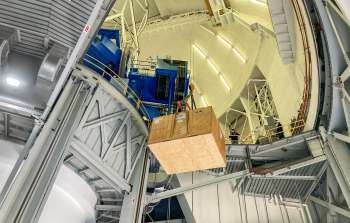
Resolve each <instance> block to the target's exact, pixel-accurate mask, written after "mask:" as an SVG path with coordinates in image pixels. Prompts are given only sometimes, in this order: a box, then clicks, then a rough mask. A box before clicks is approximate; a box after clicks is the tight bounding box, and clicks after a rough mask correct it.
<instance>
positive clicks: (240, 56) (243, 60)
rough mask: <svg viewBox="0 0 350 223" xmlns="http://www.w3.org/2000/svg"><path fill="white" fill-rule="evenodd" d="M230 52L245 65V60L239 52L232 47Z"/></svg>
mask: <svg viewBox="0 0 350 223" xmlns="http://www.w3.org/2000/svg"><path fill="white" fill-rule="evenodd" d="M232 51H233V52H234V53H235V54H236V55H237V56H238V58H239V59H240V60H241V61H242V62H243V63H246V62H247V59H246V58H245V57H244V56H243V55H242V54H241V52H239V51H238V50H237V49H236V48H234V47H232Z"/></svg>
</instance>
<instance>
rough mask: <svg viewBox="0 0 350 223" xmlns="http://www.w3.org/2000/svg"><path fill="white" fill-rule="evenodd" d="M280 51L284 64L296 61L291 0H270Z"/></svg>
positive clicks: (270, 9) (269, 4)
mask: <svg viewBox="0 0 350 223" xmlns="http://www.w3.org/2000/svg"><path fill="white" fill-rule="evenodd" d="M268 6H269V11H270V15H271V20H272V25H273V27H274V30H275V34H276V40H277V44H278V49H279V53H280V55H281V58H282V61H283V63H284V64H290V63H293V62H294V61H295V48H296V47H295V45H296V40H295V39H296V34H295V28H294V9H293V6H292V5H291V2H290V0H268Z"/></svg>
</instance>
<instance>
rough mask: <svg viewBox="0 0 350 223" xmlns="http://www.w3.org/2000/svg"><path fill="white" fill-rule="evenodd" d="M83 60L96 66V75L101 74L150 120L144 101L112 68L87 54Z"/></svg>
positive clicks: (146, 119)
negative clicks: (97, 71) (97, 72)
mask: <svg viewBox="0 0 350 223" xmlns="http://www.w3.org/2000/svg"><path fill="white" fill-rule="evenodd" d="M83 61H84V62H85V63H88V64H89V65H91V66H92V67H94V68H96V69H97V70H99V71H101V73H99V74H98V75H100V76H102V77H103V78H104V79H105V80H107V81H108V82H109V83H110V84H111V85H112V86H113V87H114V88H116V89H117V90H118V91H119V92H120V93H122V94H123V95H124V96H125V97H126V98H127V99H128V100H129V102H131V104H132V105H133V106H134V107H135V108H136V110H137V111H138V112H139V114H140V115H141V116H142V117H143V119H144V120H145V121H146V122H149V121H150V116H149V114H148V112H147V109H146V108H145V106H144V103H143V102H142V101H141V99H140V98H139V97H138V95H137V94H136V93H135V92H134V91H133V90H132V89H131V88H130V87H129V85H128V83H126V82H125V81H124V80H123V79H122V78H121V77H120V76H119V75H118V74H117V73H115V72H114V71H113V70H112V69H110V68H109V67H108V66H106V65H105V64H103V63H102V62H101V61H99V60H98V59H96V58H94V57H92V56H90V55H88V54H87V55H86V56H85V57H84V58H83ZM147 124H148V123H147Z"/></svg>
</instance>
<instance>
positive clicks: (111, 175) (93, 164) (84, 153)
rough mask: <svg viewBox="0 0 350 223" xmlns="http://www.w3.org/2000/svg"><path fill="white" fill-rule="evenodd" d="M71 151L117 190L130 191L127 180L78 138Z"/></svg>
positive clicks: (73, 142) (74, 140)
mask: <svg viewBox="0 0 350 223" xmlns="http://www.w3.org/2000/svg"><path fill="white" fill-rule="evenodd" d="M70 152H71V153H72V154H73V155H74V156H75V157H76V158H77V159H79V160H80V161H81V162H82V163H83V164H84V165H85V166H87V167H89V169H91V170H92V171H93V172H94V173H95V174H97V175H98V176H99V177H101V179H102V180H104V181H106V182H108V183H109V184H110V185H111V187H113V188H114V189H115V190H117V191H119V192H122V191H127V192H130V190H131V186H130V185H129V184H128V183H127V182H126V180H125V179H124V178H123V177H121V176H119V175H118V174H117V173H116V171H115V170H113V169H112V168H111V167H109V166H107V165H106V164H105V162H104V161H103V160H102V159H101V158H99V157H98V156H97V155H96V154H95V153H94V152H93V151H92V150H91V149H89V148H88V147H87V146H86V145H84V143H82V142H80V141H79V140H78V139H76V138H74V139H73V141H72V144H71V149H70Z"/></svg>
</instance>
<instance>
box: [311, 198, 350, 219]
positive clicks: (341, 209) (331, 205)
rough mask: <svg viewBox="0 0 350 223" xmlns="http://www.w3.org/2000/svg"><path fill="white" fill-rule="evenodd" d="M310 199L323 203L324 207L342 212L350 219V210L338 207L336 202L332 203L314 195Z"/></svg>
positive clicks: (316, 202) (319, 203)
mask: <svg viewBox="0 0 350 223" xmlns="http://www.w3.org/2000/svg"><path fill="white" fill-rule="evenodd" d="M310 201H312V202H314V203H315V204H318V205H321V206H322V207H325V208H328V209H329V210H331V211H334V212H336V213H338V214H341V215H343V216H344V217H347V218H349V219H350V211H349V210H346V209H344V208H341V207H338V206H336V205H334V204H331V203H329V202H327V201H324V200H321V199H319V198H317V197H314V196H310Z"/></svg>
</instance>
